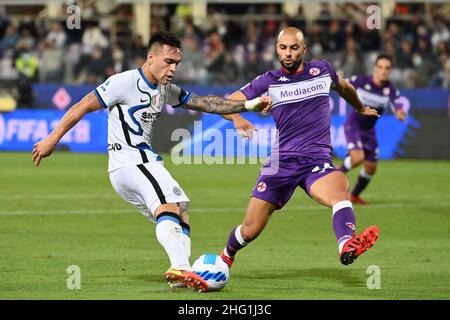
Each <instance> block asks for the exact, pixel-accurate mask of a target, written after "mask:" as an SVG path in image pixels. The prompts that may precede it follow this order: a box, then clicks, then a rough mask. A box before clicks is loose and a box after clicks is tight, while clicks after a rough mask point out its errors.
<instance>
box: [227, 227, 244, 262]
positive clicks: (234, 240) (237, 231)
mask: <svg viewBox="0 0 450 320" xmlns="http://www.w3.org/2000/svg"><path fill="white" fill-rule="evenodd" d="M246 245H247V243H246V242H245V241H244V239H243V238H242V235H241V226H238V227H236V228H234V229H233V230H232V231H231V233H230V236H229V237H228V242H227V246H226V251H227V252H226V254H227V255H228V256H229V257H230V258H233V257H234V256H235V255H236V253H237V252H238V251H239V250H241V249H242V248H243V247H245V246H246Z"/></svg>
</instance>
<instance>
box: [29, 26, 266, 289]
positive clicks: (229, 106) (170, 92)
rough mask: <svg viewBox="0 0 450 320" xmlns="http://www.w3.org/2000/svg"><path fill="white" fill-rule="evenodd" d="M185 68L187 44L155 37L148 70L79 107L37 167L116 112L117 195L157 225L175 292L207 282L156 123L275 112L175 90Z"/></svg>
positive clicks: (113, 159) (101, 89)
mask: <svg viewBox="0 0 450 320" xmlns="http://www.w3.org/2000/svg"><path fill="white" fill-rule="evenodd" d="M180 62H181V42H180V40H179V39H178V38H177V37H176V35H174V34H173V33H170V32H167V31H164V32H161V33H157V34H155V35H154V36H152V38H151V39H150V41H149V44H148V53H147V60H146V61H145V63H144V64H143V66H142V67H141V68H139V69H134V70H130V71H126V72H122V73H119V74H115V75H113V76H111V77H110V78H108V79H107V80H106V81H105V82H104V83H103V84H101V85H100V86H98V87H97V88H96V89H95V90H94V91H93V92H91V93H89V94H88V95H87V96H85V97H84V98H83V99H82V100H81V101H79V102H78V103H76V104H75V105H73V106H72V107H71V108H70V109H69V110H68V111H67V113H66V114H65V115H64V117H63V118H62V119H61V121H60V122H59V124H58V125H57V127H56V128H55V129H54V130H53V131H52V132H51V133H50V134H49V136H48V137H46V138H45V139H43V140H42V141H39V142H37V143H36V144H35V145H34V148H33V157H32V159H33V161H34V163H35V166H39V163H40V161H41V159H42V158H44V157H47V156H49V155H50V154H51V153H52V152H53V150H54V149H55V147H56V145H57V143H58V142H59V141H60V139H61V138H62V137H63V136H64V135H65V134H66V133H67V132H68V131H69V130H70V129H71V128H72V127H73V126H74V125H75V124H76V123H77V122H78V121H80V119H81V118H82V117H83V116H84V115H85V114H86V113H88V112H93V111H97V110H100V109H102V108H107V109H109V115H108V153H109V165H108V167H109V168H108V171H109V176H110V180H111V184H112V186H113V188H114V189H115V191H116V192H117V193H118V194H119V195H120V196H121V197H122V198H123V199H124V200H126V201H128V202H129V203H131V204H133V205H134V206H135V207H136V208H137V209H138V210H139V211H140V212H141V213H143V214H144V215H145V216H146V217H148V218H149V219H151V220H153V221H155V222H156V237H157V239H158V241H159V242H160V243H161V245H162V246H163V247H164V249H165V251H166V253H167V255H168V257H169V260H170V268H169V270H168V271H167V272H166V273H165V277H166V279H167V280H168V281H169V284H170V285H171V286H173V285H185V286H188V287H191V288H193V289H194V290H196V291H206V290H207V283H206V281H204V280H203V279H202V278H201V277H200V276H198V275H197V274H195V273H194V272H192V270H191V265H190V263H189V256H190V239H189V225H188V222H189V221H188V216H187V214H186V204H187V203H188V202H189V199H188V197H187V196H186V194H185V192H184V191H183V189H182V188H181V187H180V186H179V184H178V183H177V182H176V181H175V180H174V179H173V178H172V176H171V175H170V173H169V172H168V171H167V170H166V169H165V167H164V166H163V163H162V162H161V161H160V160H161V158H160V156H158V155H157V154H156V153H155V152H154V151H153V149H152V147H151V137H152V129H153V125H154V122H155V120H156V119H157V118H158V117H159V116H160V114H161V110H162V108H163V107H164V106H165V105H166V104H170V105H172V106H173V107H174V108H177V107H180V108H187V109H192V110H197V111H203V112H209V113H216V114H232V113H236V112H244V111H268V109H270V107H271V99H270V98H269V97H258V98H255V99H253V100H251V101H244V100H242V101H236V100H229V99H225V98H222V97H217V96H207V97H201V96H196V95H194V94H191V93H189V92H188V91H186V90H184V89H182V88H180V87H178V86H176V85H175V84H172V83H171V80H172V78H173V76H174V74H175V72H176V70H177V66H178V64H179V63H180Z"/></svg>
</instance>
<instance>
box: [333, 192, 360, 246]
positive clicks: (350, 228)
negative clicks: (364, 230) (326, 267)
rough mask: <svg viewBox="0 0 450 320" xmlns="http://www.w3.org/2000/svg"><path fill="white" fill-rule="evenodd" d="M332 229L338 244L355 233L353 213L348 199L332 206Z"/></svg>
mask: <svg viewBox="0 0 450 320" xmlns="http://www.w3.org/2000/svg"><path fill="white" fill-rule="evenodd" d="M333 229H334V233H335V235H336V240H337V242H338V245H339V244H341V243H343V242H344V241H347V240H348V239H350V238H351V237H353V235H354V234H355V230H356V223H355V214H354V213H353V207H352V203H351V202H350V201H348V200H345V201H340V202H338V203H336V204H335V205H334V206H333Z"/></svg>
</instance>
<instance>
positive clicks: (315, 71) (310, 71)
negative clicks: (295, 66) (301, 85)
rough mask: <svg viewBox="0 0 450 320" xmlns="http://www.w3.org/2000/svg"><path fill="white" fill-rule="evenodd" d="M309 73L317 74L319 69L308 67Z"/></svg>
mask: <svg viewBox="0 0 450 320" xmlns="http://www.w3.org/2000/svg"><path fill="white" fill-rule="evenodd" d="M309 73H310V74H311V75H312V76H317V75H318V74H319V73H320V70H319V69H317V68H311V69H309Z"/></svg>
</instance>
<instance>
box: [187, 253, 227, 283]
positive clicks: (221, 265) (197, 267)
mask: <svg viewBox="0 0 450 320" xmlns="http://www.w3.org/2000/svg"><path fill="white" fill-rule="evenodd" d="M192 270H193V271H194V272H195V273H196V274H198V275H199V276H200V277H202V278H203V279H204V280H205V281H206V282H207V283H208V290H209V291H219V290H222V289H223V287H225V285H226V284H227V282H228V280H229V279H230V270H229V268H228V265H227V264H226V263H225V262H223V260H222V258H220V257H219V256H218V255H216V254H210V253H205V254H204V255H201V256H200V257H199V258H198V259H197V260H195V262H194V264H193V265H192Z"/></svg>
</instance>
